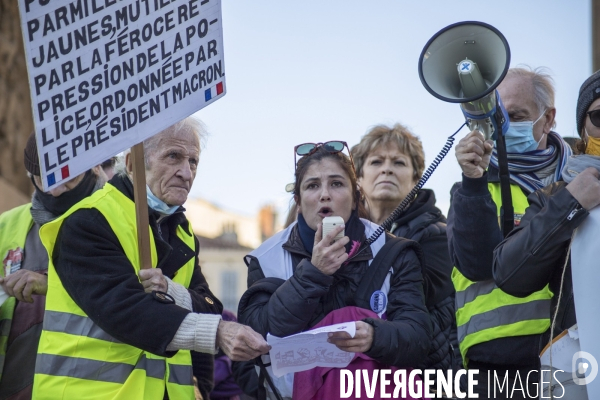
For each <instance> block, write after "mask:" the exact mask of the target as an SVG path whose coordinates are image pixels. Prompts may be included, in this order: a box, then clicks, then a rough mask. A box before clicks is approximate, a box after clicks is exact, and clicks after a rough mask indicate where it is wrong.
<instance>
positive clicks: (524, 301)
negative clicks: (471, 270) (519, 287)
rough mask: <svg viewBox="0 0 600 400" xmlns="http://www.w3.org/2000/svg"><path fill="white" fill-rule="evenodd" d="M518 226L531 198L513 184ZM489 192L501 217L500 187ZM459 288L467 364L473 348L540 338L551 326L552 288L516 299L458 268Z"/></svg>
mask: <svg viewBox="0 0 600 400" xmlns="http://www.w3.org/2000/svg"><path fill="white" fill-rule="evenodd" d="M510 189H511V194H512V200H513V208H514V213H515V217H516V221H515V226H517V225H518V222H520V217H521V216H522V215H523V214H525V210H526V209H527V207H528V205H529V204H528V202H527V197H526V196H525V194H523V191H522V190H521V188H520V187H519V186H517V185H510ZM488 190H489V191H490V194H491V195H492V200H493V201H494V202H495V203H496V206H497V212H498V215H500V205H501V203H502V200H501V197H500V185H499V184H498V183H489V184H488ZM452 282H453V283H454V288H455V289H456V325H457V329H458V332H457V333H458V341H459V347H460V353H461V355H462V357H463V363H464V365H467V362H468V360H467V353H468V351H469V348H471V346H474V345H476V344H479V343H484V342H489V341H490V340H494V339H499V338H503V337H511V336H524V335H536V334H541V333H544V332H545V331H546V330H548V328H549V327H550V302H551V299H552V295H553V294H552V292H551V291H550V288H549V287H548V285H546V287H545V288H543V289H542V290H540V291H538V292H535V293H533V294H531V295H529V296H527V297H514V296H511V295H509V294H506V293H504V292H503V291H502V290H501V289H499V288H498V287H497V286H496V284H495V283H494V281H493V280H487V281H480V282H473V281H470V280H469V279H467V278H465V276H464V275H463V274H461V273H460V271H459V270H458V269H457V268H454V270H453V271H452Z"/></svg>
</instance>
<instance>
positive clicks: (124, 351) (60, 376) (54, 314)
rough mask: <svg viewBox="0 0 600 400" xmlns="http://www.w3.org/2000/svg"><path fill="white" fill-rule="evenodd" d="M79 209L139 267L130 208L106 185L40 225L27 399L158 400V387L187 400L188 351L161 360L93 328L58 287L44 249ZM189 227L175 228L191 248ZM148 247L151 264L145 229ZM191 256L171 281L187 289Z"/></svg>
mask: <svg viewBox="0 0 600 400" xmlns="http://www.w3.org/2000/svg"><path fill="white" fill-rule="evenodd" d="M84 208H95V209H97V210H98V211H100V212H101V213H102V215H103V216H104V217H105V218H106V220H107V221H108V223H109V225H110V227H111V228H112V230H113V232H114V233H115V235H116V236H117V238H118V240H119V242H120V244H121V246H122V247H123V250H124V251H125V255H126V256H127V258H128V259H129V261H130V262H131V264H132V268H133V270H132V273H135V274H136V275H137V273H138V272H139V270H140V261H139V256H138V250H137V227H136V223H135V205H134V203H133V201H131V200H130V199H129V198H127V197H126V196H125V195H124V194H123V193H121V192H120V191H119V190H118V189H116V188H115V187H114V186H112V185H110V184H108V183H107V184H106V185H105V186H104V188H103V189H101V190H98V191H96V192H95V193H94V194H93V195H91V196H90V197H87V198H86V199H84V200H82V201H81V202H79V203H77V204H76V205H75V206H73V207H72V208H71V209H70V210H69V211H67V213H65V214H64V215H63V216H62V217H61V218H59V219H57V220H55V221H52V222H50V223H47V224H45V225H44V226H43V227H42V228H41V229H40V238H41V239H42V243H43V244H44V246H45V247H46V249H47V250H48V256H49V269H48V294H47V298H46V311H45V314H44V327H43V330H42V337H41V339H40V345H39V348H38V355H37V360H36V367H35V378H34V384H33V398H34V399H69V400H70V399H123V400H125V399H126V400H129V399H144V400H150V399H153V400H162V399H163V397H164V391H165V387H166V390H167V392H168V394H169V398H171V399H194V386H193V372H192V360H191V355H190V352H189V351H188V350H179V351H178V352H177V354H176V355H175V356H173V357H171V358H165V357H160V356H157V355H154V354H151V353H148V352H146V351H143V350H141V349H139V348H137V347H134V346H130V345H128V344H126V343H122V342H120V341H118V340H117V339H115V338H113V337H112V336H110V335H109V334H108V333H106V332H104V331H103V330H102V329H101V328H100V327H99V326H98V325H96V324H95V323H94V322H93V321H92V320H91V319H90V318H89V317H88V316H87V315H86V314H85V312H84V311H83V310H82V309H81V308H80V307H79V306H78V305H77V304H76V303H75V302H74V301H73V299H72V298H71V297H70V296H69V294H68V293H67V291H66V290H65V288H64V286H63V284H62V282H61V281H60V278H59V276H58V275H57V273H56V269H55V267H54V264H53V262H52V253H53V251H54V245H55V242H56V237H57V235H58V232H59V230H60V227H61V225H62V223H63V221H64V220H65V218H67V217H68V216H69V215H71V214H72V213H73V212H75V211H77V210H80V209H84ZM189 232H190V234H188V233H187V232H186V231H185V230H184V229H183V228H182V227H181V226H179V227H178V228H177V236H178V237H179V238H181V239H182V240H183V241H184V242H185V243H186V244H187V245H188V246H190V248H192V249H194V248H195V241H194V235H193V233H192V232H193V231H192V230H191V226H190V227H189ZM150 247H151V258H152V267H153V268H155V267H156V263H157V254H156V246H155V244H154V237H153V234H152V230H150ZM194 260H195V258H192V259H191V260H190V261H188V262H187V263H186V264H185V265H184V266H183V267H181V268H180V269H179V270H178V271H177V273H176V274H175V277H174V278H173V281H174V282H177V283H180V284H182V285H183V286H185V287H189V285H190V281H191V279H192V274H193V272H194V267H195V265H194V264H195V261H194ZM148 334H149V335H151V334H152V333H151V332H150V331H149V332H148Z"/></svg>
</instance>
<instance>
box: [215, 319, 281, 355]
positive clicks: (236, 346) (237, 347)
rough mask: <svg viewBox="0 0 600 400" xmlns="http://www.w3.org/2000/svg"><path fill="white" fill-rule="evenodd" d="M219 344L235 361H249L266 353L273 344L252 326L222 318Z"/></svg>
mask: <svg viewBox="0 0 600 400" xmlns="http://www.w3.org/2000/svg"><path fill="white" fill-rule="evenodd" d="M217 346H219V347H220V348H221V350H223V351H224V352H225V354H227V356H228V357H229V358H230V359H231V360H233V361H248V360H252V359H253V358H256V357H258V356H260V355H263V354H266V353H268V352H269V350H270V349H271V346H269V344H268V343H267V342H266V341H265V339H263V337H262V336H261V335H260V334H258V333H256V332H255V331H254V330H253V329H252V328H250V327H249V326H246V325H242V324H238V323H237V322H228V321H223V320H221V321H220V322H219V327H218V328H217Z"/></svg>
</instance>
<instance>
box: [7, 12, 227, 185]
mask: <svg viewBox="0 0 600 400" xmlns="http://www.w3.org/2000/svg"><path fill="white" fill-rule="evenodd" d="M19 9H20V13H21V27H22V31H23V40H24V43H25V56H26V61H27V69H28V73H29V81H30V91H31V101H32V107H33V116H34V123H35V131H36V137H37V145H38V152H39V156H40V167H41V168H40V170H41V177H42V181H43V184H44V190H49V189H51V188H53V187H55V186H57V185H59V184H61V183H63V182H65V181H68V180H69V179H71V178H73V177H75V176H77V175H79V174H80V173H82V172H84V171H86V170H88V169H89V168H91V167H93V166H95V165H98V164H100V163H101V162H102V161H104V160H106V159H108V158H110V157H111V156H113V155H114V154H116V153H118V152H120V151H123V150H125V149H127V148H129V147H131V146H133V145H134V144H136V143H139V142H141V141H143V140H144V139H146V138H148V137H151V136H153V135H154V134H156V133H158V132H159V131H161V130H163V129H164V128H166V127H168V126H170V125H172V124H173V123H175V122H177V121H179V120H181V119H183V118H185V117H187V116H189V115H191V114H192V113H194V112H196V111H198V110H200V109H202V108H203V107H206V106H207V105H209V104H211V103H212V102H214V101H215V100H217V99H219V98H221V97H222V96H223V95H224V94H225V93H226V86H225V64H224V60H223V31H222V23H221V22H222V18H221V1H220V0H185V1H183V0H132V1H118V0H72V1H52V2H51V1H50V0H19Z"/></svg>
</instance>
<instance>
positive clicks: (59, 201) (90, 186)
mask: <svg viewBox="0 0 600 400" xmlns="http://www.w3.org/2000/svg"><path fill="white" fill-rule="evenodd" d="M97 178H98V177H97V176H96V175H95V174H94V173H92V171H89V170H88V171H87V172H86V173H85V176H84V177H83V179H82V180H81V182H79V184H78V185H77V186H75V187H74V188H73V189H71V190H69V191H67V192H64V193H63V194H61V195H60V196H58V197H54V196H52V195H51V194H49V193H44V192H43V191H42V190H41V189H40V188H39V187H37V185H36V184H35V180H34V179H33V176H32V177H31V181H32V182H33V186H35V195H36V197H37V198H38V200H39V201H40V202H41V203H42V204H43V205H44V208H45V209H46V210H48V211H50V212H51V213H52V214H54V215H57V216H58V215H62V214H64V213H65V212H67V210H68V209H69V208H71V207H73V206H74V205H75V204H76V203H79V202H80V201H81V200H83V199H85V198H86V197H88V196H89V195H90V194H92V192H93V191H94V187H95V186H96V180H97Z"/></svg>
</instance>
